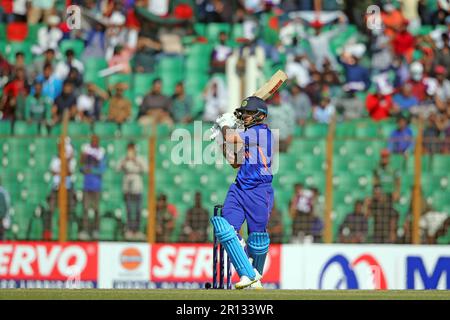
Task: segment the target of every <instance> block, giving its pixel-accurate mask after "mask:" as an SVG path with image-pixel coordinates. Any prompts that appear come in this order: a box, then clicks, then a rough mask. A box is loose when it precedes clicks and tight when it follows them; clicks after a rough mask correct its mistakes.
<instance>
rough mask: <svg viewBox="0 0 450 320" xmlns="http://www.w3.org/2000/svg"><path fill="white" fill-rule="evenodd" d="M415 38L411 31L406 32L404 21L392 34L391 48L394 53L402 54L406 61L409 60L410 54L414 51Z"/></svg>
mask: <svg viewBox="0 0 450 320" xmlns="http://www.w3.org/2000/svg"><path fill="white" fill-rule="evenodd" d="M414 45H415V39H414V37H413V35H412V34H411V33H409V32H408V23H407V22H406V21H405V22H404V23H403V24H402V25H401V26H400V28H399V30H398V32H397V33H396V34H395V35H394V38H393V40H392V48H393V51H394V54H395V55H397V56H403V57H405V58H406V61H408V62H411V60H412V54H413V52H414Z"/></svg>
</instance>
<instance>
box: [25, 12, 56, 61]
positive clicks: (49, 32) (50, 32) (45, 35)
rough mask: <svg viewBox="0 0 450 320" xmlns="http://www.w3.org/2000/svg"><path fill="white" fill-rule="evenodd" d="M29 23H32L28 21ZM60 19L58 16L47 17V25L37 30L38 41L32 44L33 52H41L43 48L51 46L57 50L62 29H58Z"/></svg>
mask: <svg viewBox="0 0 450 320" xmlns="http://www.w3.org/2000/svg"><path fill="white" fill-rule="evenodd" d="M28 22H29V23H32V22H30V21H28ZM60 22H61V19H60V18H59V17H58V16H55V15H53V16H50V17H48V19H47V25H46V26H42V27H41V28H40V29H39V31H38V39H37V40H38V41H37V42H38V43H37V45H35V46H33V48H32V51H33V53H34V54H37V55H39V54H42V53H43V52H44V51H45V50H47V49H49V48H52V49H54V50H55V51H56V50H58V43H59V41H60V40H61V39H62V37H63V33H62V31H61V30H60V29H59V27H58V26H59V23H60Z"/></svg>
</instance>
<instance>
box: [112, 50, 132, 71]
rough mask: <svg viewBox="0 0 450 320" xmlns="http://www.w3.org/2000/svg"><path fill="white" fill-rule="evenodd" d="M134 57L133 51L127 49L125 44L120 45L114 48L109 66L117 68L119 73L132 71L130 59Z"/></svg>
mask: <svg viewBox="0 0 450 320" xmlns="http://www.w3.org/2000/svg"><path fill="white" fill-rule="evenodd" d="M131 58H132V52H131V51H130V50H128V49H125V48H124V47H123V46H121V45H118V46H116V47H115V48H114V52H113V55H112V57H111V58H110V59H109V60H108V67H109V68H117V69H115V70H117V72H119V73H130V72H131V66H130V60H131Z"/></svg>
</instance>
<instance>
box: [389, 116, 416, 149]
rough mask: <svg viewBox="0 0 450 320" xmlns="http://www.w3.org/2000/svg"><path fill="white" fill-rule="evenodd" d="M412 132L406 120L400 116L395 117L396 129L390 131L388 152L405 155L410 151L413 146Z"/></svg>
mask: <svg viewBox="0 0 450 320" xmlns="http://www.w3.org/2000/svg"><path fill="white" fill-rule="evenodd" d="M413 140H414V137H413V131H412V129H411V128H410V127H409V121H408V119H407V118H406V117H405V116H403V115H400V116H398V117H397V129H395V130H394V131H392V133H391V136H390V138H389V151H390V152H392V153H400V154H405V153H408V152H409V151H411V150H412V148H413V145H414V141H413Z"/></svg>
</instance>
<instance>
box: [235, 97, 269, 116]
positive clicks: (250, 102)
mask: <svg viewBox="0 0 450 320" xmlns="http://www.w3.org/2000/svg"><path fill="white" fill-rule="evenodd" d="M236 110H237V111H239V112H245V111H259V112H262V113H264V114H267V105H266V102H265V101H264V100H263V99H261V98H258V97H255V96H250V97H248V98H245V99H244V100H242V102H241V106H240V107H239V108H237V109H236Z"/></svg>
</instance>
